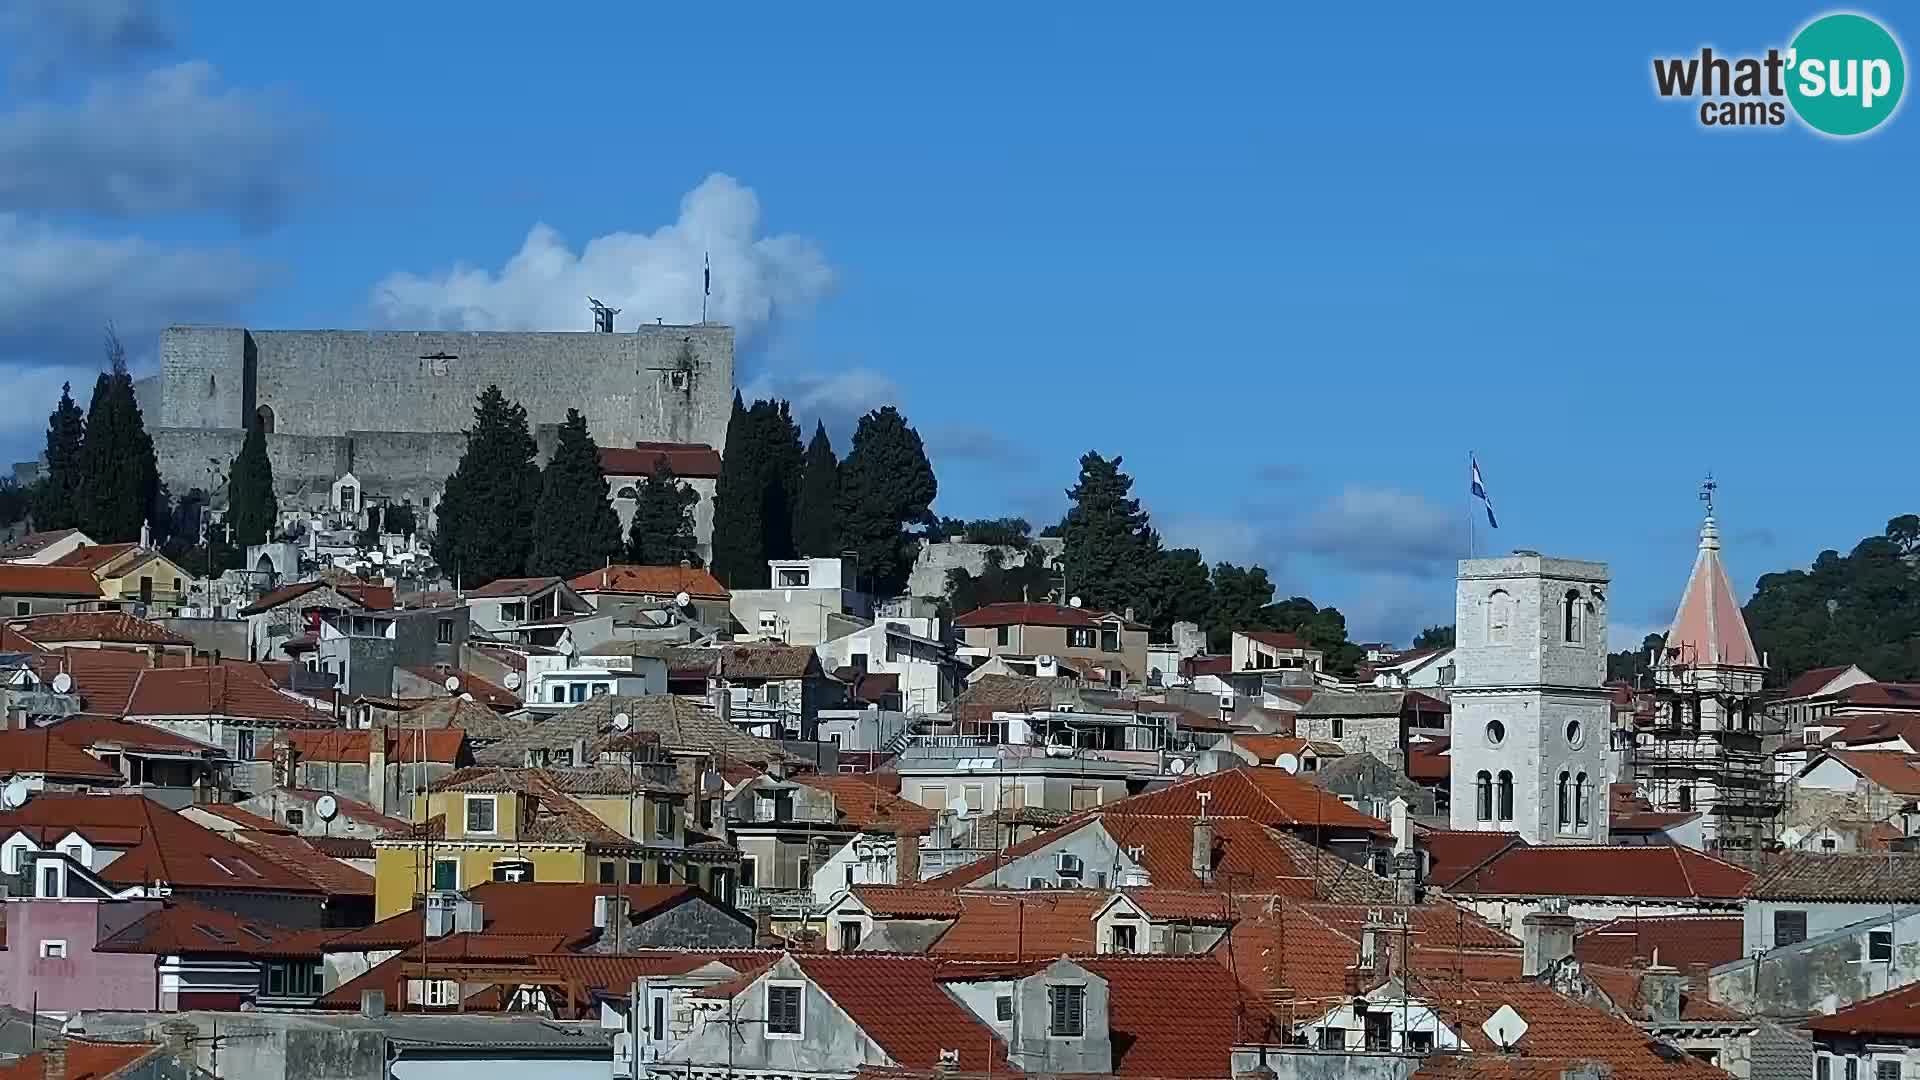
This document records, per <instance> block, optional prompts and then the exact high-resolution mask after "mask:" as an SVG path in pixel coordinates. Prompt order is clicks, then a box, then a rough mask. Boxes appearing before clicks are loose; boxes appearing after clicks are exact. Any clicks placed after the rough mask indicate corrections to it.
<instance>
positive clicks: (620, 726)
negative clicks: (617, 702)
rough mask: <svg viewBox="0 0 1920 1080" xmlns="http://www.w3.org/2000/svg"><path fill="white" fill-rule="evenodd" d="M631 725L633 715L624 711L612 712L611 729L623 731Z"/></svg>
mask: <svg viewBox="0 0 1920 1080" xmlns="http://www.w3.org/2000/svg"><path fill="white" fill-rule="evenodd" d="M632 726H633V717H631V716H628V715H627V714H626V713H614V714H613V730H615V731H625V730H627V729H628V728H630V727H632Z"/></svg>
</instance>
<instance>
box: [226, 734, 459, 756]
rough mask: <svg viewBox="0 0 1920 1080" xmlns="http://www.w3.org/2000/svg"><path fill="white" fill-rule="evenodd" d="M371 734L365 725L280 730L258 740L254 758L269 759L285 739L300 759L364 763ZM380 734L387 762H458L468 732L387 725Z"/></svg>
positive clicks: (369, 748) (368, 749)
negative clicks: (364, 727)
mask: <svg viewBox="0 0 1920 1080" xmlns="http://www.w3.org/2000/svg"><path fill="white" fill-rule="evenodd" d="M373 735H374V733H373V732H372V731H371V730H367V729H349V730H341V729H335V730H331V731H324V730H323V731H287V732H282V733H281V734H280V735H278V736H276V737H275V738H274V739H273V741H272V742H266V741H262V742H259V743H257V744H256V746H255V749H254V760H256V761H272V760H273V757H274V753H275V748H276V747H277V746H279V745H281V744H283V743H284V744H290V745H291V746H292V747H293V749H294V751H295V752H296V753H297V754H298V755H299V760H300V761H312V762H330V763H338V764H343V765H349V764H350V765H365V764H366V763H367V760H368V756H369V755H370V754H371V753H372V750H373ZM382 735H383V739H382V742H384V743H385V747H386V753H387V763H388V764H389V765H393V764H407V765H411V764H414V763H416V762H421V761H426V762H431V763H434V764H438V765H458V764H460V763H461V761H462V760H463V759H464V758H465V757H466V756H467V753H466V750H467V733H466V732H465V731H464V730H462V729H460V728H428V729H427V730H426V731H425V732H422V731H419V730H417V729H415V730H402V729H399V728H386V729H383V730H382ZM423 736H424V740H425V745H424V746H422V738H423Z"/></svg>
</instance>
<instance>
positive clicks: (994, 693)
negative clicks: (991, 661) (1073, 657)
mask: <svg viewBox="0 0 1920 1080" xmlns="http://www.w3.org/2000/svg"><path fill="white" fill-rule="evenodd" d="M1078 699H1079V695H1078V694H1077V693H1075V691H1074V688H1073V685H1072V684H1071V683H1069V682H1068V681H1067V680H1065V679H1058V678H1047V679H1036V678H1030V677H1028V676H1025V675H982V676H980V677H979V678H978V679H976V680H974V683H973V685H972V686H969V687H967V688H966V689H965V690H962V691H961V692H960V693H958V694H956V695H954V699H953V700H952V701H951V702H949V703H948V705H947V711H948V712H949V713H951V714H952V716H953V718H954V719H955V720H957V721H959V722H961V723H962V724H984V723H986V722H988V721H990V720H992V719H993V714H994V713H996V712H1030V711H1032V710H1034V709H1046V708H1051V707H1052V706H1053V705H1055V704H1058V703H1061V702H1065V701H1077V700H1078Z"/></svg>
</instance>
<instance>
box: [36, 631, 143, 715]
mask: <svg viewBox="0 0 1920 1080" xmlns="http://www.w3.org/2000/svg"><path fill="white" fill-rule="evenodd" d="M28 662H29V663H30V664H31V665H32V666H33V672H34V674H35V675H37V676H39V678H40V681H41V682H45V683H51V682H52V681H53V680H54V678H55V677H57V676H58V675H60V674H61V673H63V672H64V673H66V674H67V675H70V676H72V678H73V690H74V693H76V694H78V695H80V705H81V708H82V709H83V710H84V711H86V712H88V713H91V714H93V715H96V716H120V715H122V714H123V713H125V712H126V711H127V698H128V697H129V696H131V695H132V693H133V683H134V680H135V679H137V678H139V677H140V673H141V672H142V671H145V670H147V669H148V668H149V667H151V666H152V664H151V661H149V660H148V658H147V657H146V655H145V654H143V653H138V652H127V651H123V650H120V649H72V648H68V649H57V650H54V651H52V652H47V653H41V654H38V655H36V656H34V657H32V658H31V659H30V660H29V661H28Z"/></svg>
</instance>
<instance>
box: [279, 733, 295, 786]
mask: <svg viewBox="0 0 1920 1080" xmlns="http://www.w3.org/2000/svg"><path fill="white" fill-rule="evenodd" d="M299 760H300V754H299V752H298V751H296V750H295V749H294V748H293V743H292V742H277V743H274V744H273V786H275V787H283V788H294V787H299V786H300V785H299V783H298V782H297V781H298V777H297V776H295V769H296V767H297V766H298V764H299Z"/></svg>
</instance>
